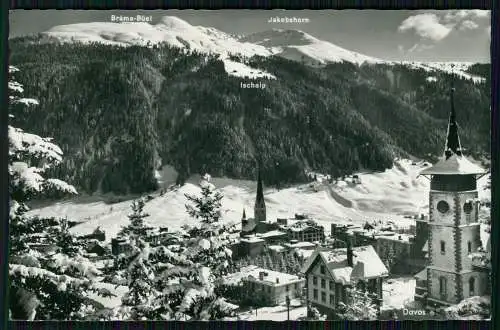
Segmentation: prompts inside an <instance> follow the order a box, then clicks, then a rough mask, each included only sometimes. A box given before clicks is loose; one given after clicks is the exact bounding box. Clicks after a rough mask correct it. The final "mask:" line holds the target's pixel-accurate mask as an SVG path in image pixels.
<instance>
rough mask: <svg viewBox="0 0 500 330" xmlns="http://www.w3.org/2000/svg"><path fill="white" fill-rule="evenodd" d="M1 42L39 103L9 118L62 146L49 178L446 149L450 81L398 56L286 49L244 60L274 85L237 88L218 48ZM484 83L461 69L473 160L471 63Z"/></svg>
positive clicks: (374, 163)
mask: <svg viewBox="0 0 500 330" xmlns="http://www.w3.org/2000/svg"><path fill="white" fill-rule="evenodd" d="M37 40H38V39H37V37H25V38H17V39H12V40H10V41H9V46H10V64H12V65H15V66H17V67H18V68H19V69H20V72H19V73H18V74H17V79H18V81H19V82H21V83H22V84H23V85H24V89H25V90H26V91H27V93H28V94H29V95H30V96H31V97H33V98H36V99H38V100H39V102H40V105H39V106H37V107H34V108H19V109H15V111H17V112H14V115H15V117H14V118H12V121H13V125H15V126H20V127H23V128H25V129H26V130H27V131H30V132H33V133H35V134H38V135H41V136H51V137H53V138H54V139H55V140H56V141H57V143H58V144H59V145H60V146H61V148H62V150H63V152H64V154H65V157H64V162H63V163H62V164H61V165H60V166H59V167H57V168H56V169H54V171H57V172H58V173H57V177H60V178H61V179H64V180H66V181H68V182H71V183H72V184H73V185H75V186H76V187H77V188H78V189H79V191H82V192H87V193H92V192H102V193H107V192H113V193H115V194H128V193H142V192H146V191H151V190H154V189H156V188H157V183H156V179H155V177H154V170H155V169H159V168H161V167H162V166H163V165H167V164H168V165H172V166H174V167H175V168H176V170H177V172H179V181H183V180H184V179H185V178H186V177H187V176H188V175H190V174H194V173H205V172H208V173H211V174H212V175H214V176H228V177H232V178H248V179H254V178H255V176H256V160H257V158H260V159H261V162H262V167H263V169H262V174H263V178H264V181H265V182H266V184H267V185H274V184H280V185H284V184H288V183H293V182H301V181H304V180H306V178H305V174H304V169H306V168H307V169H311V170H315V171H319V172H322V173H326V174H331V175H333V176H341V175H344V174H348V173H352V172H353V171H357V170H373V171H382V170H384V169H385V168H389V167H391V166H392V162H393V159H394V158H395V157H416V158H423V159H427V160H429V161H432V160H433V159H434V158H435V157H436V156H437V155H440V154H441V153H442V152H443V145H444V137H445V134H446V125H447V120H448V114H449V109H450V100H449V88H450V84H451V79H452V76H451V75H450V74H448V73H444V72H432V73H429V72H425V71H424V70H416V69H410V68H408V67H406V66H403V65H392V66H389V65H381V64H379V65H362V66H361V67H359V66H355V65H352V64H349V63H338V64H330V65H328V66H326V67H321V68H320V67H311V66H306V65H303V64H301V63H297V62H293V61H289V60H286V59H283V58H278V57H270V58H261V57H253V58H251V59H240V60H241V61H246V62H248V63H249V64H250V65H251V66H252V67H254V68H258V69H260V70H265V71H267V72H269V73H272V74H273V75H274V76H276V78H277V79H276V80H265V81H263V82H264V83H265V84H266V88H264V89H242V88H240V82H246V81H247V80H245V79H243V78H238V77H235V76H230V75H228V74H227V73H226V71H225V69H224V64H223V62H222V61H220V60H219V59H217V58H216V57H212V56H207V55H205V54H200V53H196V52H186V51H184V50H180V49H176V48H172V47H169V46H167V45H161V46H155V47H152V48H148V47H136V46H132V47H128V48H123V47H115V46H106V45H102V44H87V45H83V44H77V43H74V44H56V43H39V42H37ZM470 70H471V72H473V73H475V74H481V75H482V76H485V78H486V82H485V83H476V84H475V83H473V82H472V81H469V80H460V79H458V78H455V87H456V93H455V95H456V97H455V105H456V110H457V117H458V123H459V125H460V130H461V132H460V134H461V135H460V136H461V139H462V144H463V145H464V146H465V148H466V149H467V153H468V154H470V155H472V156H474V157H475V158H477V159H484V158H485V157H486V158H487V157H488V156H487V155H488V154H489V144H490V78H489V70H490V66H489V65H487V64H482V65H475V66H473V67H471V69H470ZM429 76H432V77H435V78H436V79H435V80H436V81H429V80H428V79H427V78H428V77H429Z"/></svg>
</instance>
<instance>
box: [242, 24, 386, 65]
mask: <svg viewBox="0 0 500 330" xmlns="http://www.w3.org/2000/svg"><path fill="white" fill-rule="evenodd" d="M240 40H241V41H244V42H250V43H253V44H256V45H262V46H265V47H266V48H269V49H271V50H272V52H273V53H274V54H276V55H279V56H282V57H284V58H287V59H290V60H295V61H303V62H305V63H310V64H326V63H329V62H343V61H345V62H351V63H355V64H362V63H365V62H366V63H383V62H384V61H383V60H380V59H377V58H374V57H370V56H366V55H363V54H360V53H356V52H353V51H350V50H347V49H344V48H341V47H339V46H336V45H334V44H332V43H330V42H326V41H323V40H319V39H317V38H315V37H313V36H311V35H310V34H307V33H305V32H302V31H299V30H283V29H273V30H269V31H264V32H258V33H254V34H251V35H248V36H245V37H242V38H240Z"/></svg>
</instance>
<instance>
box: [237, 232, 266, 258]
mask: <svg viewBox="0 0 500 330" xmlns="http://www.w3.org/2000/svg"><path fill="white" fill-rule="evenodd" d="M236 249H237V256H238V257H247V256H248V257H256V256H258V255H260V254H262V253H264V251H265V249H266V241H265V240H263V239H262V238H259V237H256V236H248V237H244V238H242V239H240V242H239V244H238V245H237V247H236Z"/></svg>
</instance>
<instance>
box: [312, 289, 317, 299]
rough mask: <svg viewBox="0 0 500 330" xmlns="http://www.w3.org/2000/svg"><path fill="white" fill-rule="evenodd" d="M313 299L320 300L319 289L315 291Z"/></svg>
mask: <svg viewBox="0 0 500 330" xmlns="http://www.w3.org/2000/svg"><path fill="white" fill-rule="evenodd" d="M313 298H314V299H316V300H318V289H314V290H313Z"/></svg>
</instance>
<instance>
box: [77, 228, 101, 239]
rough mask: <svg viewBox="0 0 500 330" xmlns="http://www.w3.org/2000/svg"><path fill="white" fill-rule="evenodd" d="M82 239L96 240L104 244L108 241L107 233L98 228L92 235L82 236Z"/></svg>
mask: <svg viewBox="0 0 500 330" xmlns="http://www.w3.org/2000/svg"><path fill="white" fill-rule="evenodd" d="M80 238H81V239H96V240H98V241H101V242H104V241H105V240H106V232H105V231H104V230H102V229H101V227H97V228H96V229H95V230H94V231H93V232H92V233H91V234H88V235H84V236H80Z"/></svg>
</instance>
